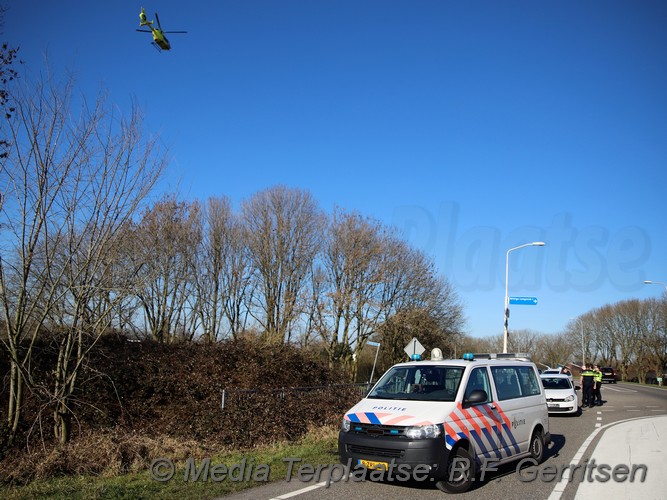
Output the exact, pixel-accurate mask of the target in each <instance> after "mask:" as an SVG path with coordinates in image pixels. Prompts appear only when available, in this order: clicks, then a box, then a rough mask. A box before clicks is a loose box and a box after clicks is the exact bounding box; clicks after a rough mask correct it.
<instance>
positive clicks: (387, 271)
mask: <svg viewBox="0 0 667 500" xmlns="http://www.w3.org/2000/svg"><path fill="white" fill-rule="evenodd" d="M321 260H322V264H321V268H320V269H319V270H318V271H317V272H316V273H315V274H314V277H315V278H316V279H315V280H314V281H313V302H314V305H313V307H312V320H313V321H312V324H313V328H315V330H316V331H317V332H318V334H319V336H320V337H321V338H322V340H323V342H324V345H325V349H326V351H327V354H328V357H329V363H330V364H331V365H336V364H341V365H342V366H344V367H345V368H346V369H347V371H348V372H349V373H350V375H351V377H352V378H353V379H354V378H355V376H356V371H357V360H359V359H361V352H362V350H363V349H364V346H365V345H366V343H367V341H368V340H369V339H370V338H371V336H373V335H374V334H376V333H381V335H382V342H383V352H384V356H385V357H386V358H387V359H388V360H393V359H395V358H397V357H398V356H400V350H402V349H403V347H404V345H405V344H403V345H401V346H400V350H399V346H397V345H395V344H396V343H399V342H400V343H402V342H403V341H404V340H405V342H406V343H407V340H409V338H408V339H406V338H405V337H406V335H407V336H410V338H411V337H412V336H411V335H410V332H411V331H413V330H414V333H413V335H414V334H416V333H417V332H418V331H419V332H421V333H422V334H423V335H426V336H428V337H429V339H430V340H432V343H433V344H439V345H440V346H443V344H445V343H446V337H447V336H448V335H453V334H456V333H459V332H460V329H461V326H462V324H463V315H462V311H461V307H460V305H459V304H458V301H457V299H456V295H455V293H454V291H453V289H452V287H451V286H450V285H449V284H448V283H447V281H446V280H444V279H443V278H439V277H437V276H436V275H435V272H434V266H433V263H432V262H431V261H430V260H429V259H427V258H426V256H425V255H424V254H423V253H421V252H418V251H416V250H413V249H411V248H410V247H409V246H408V245H407V244H406V243H405V242H404V241H403V240H400V239H399V238H397V237H396V236H395V235H394V233H393V232H392V231H391V230H390V229H388V228H386V227H384V226H383V225H382V224H380V223H379V222H378V221H375V220H372V219H369V218H365V217H362V216H361V215H360V214H356V213H346V212H345V211H343V210H340V209H337V210H336V211H335V213H334V216H333V219H332V221H331V224H330V226H329V230H328V232H327V240H326V244H325V250H324V252H323V258H322V259H321ZM427 325H428V326H427ZM426 330H429V333H428V334H427V333H426ZM384 335H387V338H386V339H385V337H384ZM434 346H435V345H434Z"/></svg>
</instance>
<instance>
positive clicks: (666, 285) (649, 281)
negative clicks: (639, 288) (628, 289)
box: [644, 280, 667, 291]
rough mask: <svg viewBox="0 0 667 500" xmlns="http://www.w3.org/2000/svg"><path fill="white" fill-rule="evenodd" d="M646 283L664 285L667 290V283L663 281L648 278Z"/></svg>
mask: <svg viewBox="0 0 667 500" xmlns="http://www.w3.org/2000/svg"><path fill="white" fill-rule="evenodd" d="M644 284H645V285H662V286H664V287H665V291H667V283H664V282H662V281H651V280H646V281H644Z"/></svg>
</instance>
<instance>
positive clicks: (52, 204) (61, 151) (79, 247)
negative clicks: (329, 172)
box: [0, 74, 463, 443]
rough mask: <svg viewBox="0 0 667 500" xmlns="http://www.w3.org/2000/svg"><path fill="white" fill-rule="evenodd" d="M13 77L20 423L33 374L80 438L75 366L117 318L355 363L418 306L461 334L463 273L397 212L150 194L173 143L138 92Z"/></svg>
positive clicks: (2, 270) (139, 326)
mask: <svg viewBox="0 0 667 500" xmlns="http://www.w3.org/2000/svg"><path fill="white" fill-rule="evenodd" d="M11 90H12V92H11V95H10V94H7V102H11V107H12V110H13V112H12V113H11V115H9V114H8V115H7V116H6V122H5V126H6V129H3V137H4V140H5V142H4V143H3V145H4V146H5V152H6V154H5V155H4V156H3V157H2V158H1V159H0V189H1V190H2V194H3V198H2V205H1V207H0V322H1V325H2V328H3V335H2V343H3V347H4V350H5V353H6V355H7V356H8V358H9V360H10V374H9V381H8V384H7V387H8V391H9V398H8V401H9V403H8V408H7V411H6V413H5V415H6V417H5V418H6V421H7V422H6V423H7V426H8V429H9V431H8V432H9V433H10V436H13V435H14V434H15V433H16V430H17V428H18V425H19V422H20V420H21V408H22V401H23V397H24V391H25V390H31V391H40V393H41V394H43V396H44V398H45V399H46V400H47V403H48V404H47V406H48V407H49V408H50V411H51V414H52V417H53V418H52V420H53V433H54V435H55V437H56V438H57V439H58V440H59V441H60V442H63V443H64V442H67V441H68V440H69V438H70V434H71V425H72V424H71V421H72V418H73V395H74V394H75V391H76V388H77V384H78V379H77V377H78V376H79V373H80V369H81V367H82V365H83V364H84V363H85V362H86V359H87V356H88V353H89V352H90V350H91V349H94V347H95V344H96V342H97V341H98V340H99V339H100V337H101V336H102V335H104V334H105V333H108V332H123V334H124V335H128V336H132V337H135V338H138V339H152V340H153V341H156V342H162V343H171V342H177V341H178V342H183V341H185V342H190V341H203V342H216V341H219V340H223V339H226V338H232V339H237V338H239V337H240V336H252V337H255V338H257V339H258V340H259V341H261V342H264V343H267V344H286V343H290V344H298V345H301V346H304V347H307V346H309V345H313V344H317V345H318V346H319V347H320V348H321V349H322V350H323V351H324V352H325V353H326V359H327V361H328V362H329V364H330V365H331V366H341V367H343V368H344V369H345V372H346V373H348V374H349V376H350V378H351V379H354V378H355V376H356V370H357V360H358V359H360V358H359V356H358V354H359V352H360V351H361V350H362V349H363V348H364V345H365V344H366V342H367V341H368V339H369V337H371V336H372V335H374V334H377V332H379V331H380V329H381V328H382V327H383V326H384V325H386V324H387V323H388V322H389V320H390V319H392V318H395V317H396V318H399V317H400V318H403V319H402V324H403V326H402V328H408V327H410V326H411V325H410V324H408V323H410V321H409V318H410V317H414V318H417V317H419V318H420V322H414V325H416V326H419V325H420V324H421V325H423V327H424V328H426V327H428V329H429V333H428V334H429V335H431V336H434V335H435V336H439V337H441V338H443V339H445V338H446V337H447V336H448V335H450V334H453V333H458V332H460V330H461V328H462V326H463V315H462V309H461V305H460V304H459V301H458V298H457V296H456V294H455V292H454V290H453V287H452V286H451V285H450V284H449V282H448V281H447V280H446V279H444V278H443V277H440V276H438V275H437V273H436V271H435V266H434V264H433V262H432V261H431V259H429V258H428V257H427V256H426V255H425V254H423V253H422V252H420V251H418V250H415V249H414V248H411V247H410V246H409V245H408V244H407V243H406V242H405V241H404V240H402V239H401V238H400V237H399V236H398V235H397V234H396V232H395V231H394V230H393V229H392V228H389V227H387V226H385V225H383V224H381V223H380V222H378V221H376V220H373V219H371V218H368V217H364V216H363V215H361V214H359V213H354V212H349V211H346V210H344V209H342V208H336V209H334V211H333V213H332V214H327V213H325V212H324V211H322V210H321V209H320V207H319V206H318V204H317V202H316V200H315V199H314V198H313V196H312V195H311V194H310V193H309V192H307V191H305V190H302V189H296V188H288V187H285V186H274V187H270V188H268V189H266V190H264V191H261V192H258V193H256V194H254V195H252V196H250V197H249V198H248V199H246V200H243V201H242V202H241V203H240V207H239V209H238V210H234V209H233V206H232V201H231V200H230V199H229V198H228V197H226V196H219V197H212V198H210V199H208V200H205V201H199V200H194V201H184V200H180V199H178V197H177V196H176V195H175V194H167V195H163V196H162V197H159V198H157V199H155V198H152V196H154V195H155V191H156V189H155V188H156V185H157V184H158V182H159V180H160V179H161V176H162V174H163V173H164V171H165V168H166V166H167V163H168V159H167V158H168V157H167V151H165V150H164V149H163V148H162V147H161V146H160V142H159V140H158V138H157V137H152V136H150V135H148V134H146V133H145V131H144V129H143V125H142V124H143V122H142V116H141V113H140V111H139V110H138V109H137V108H136V107H133V108H132V110H131V111H130V113H129V115H128V116H123V115H122V114H120V113H119V112H118V111H117V110H116V109H115V108H114V107H113V106H111V105H109V103H108V100H107V97H106V95H104V94H100V95H99V96H98V97H97V98H96V100H95V101H94V102H89V101H88V99H87V98H86V96H83V95H78V94H77V93H76V91H75V85H74V81H73V80H72V79H67V78H66V79H64V80H57V79H56V78H55V76H54V75H52V74H46V75H43V76H40V77H38V78H35V79H33V78H30V76H29V75H26V77H24V78H23V79H22V80H21V82H20V84H16V85H14V86H12V87H11ZM426 320H428V321H426ZM406 322H407V323H406ZM411 333H414V334H418V332H417V331H414V332H411ZM42 336H48V338H50V339H53V342H54V343H55V345H56V346H57V352H58V355H57V362H56V363H55V365H54V366H53V367H52V370H53V378H52V381H51V382H50V385H49V386H48V387H38V385H37V384H36V383H35V382H34V381H33V380H32V376H31V367H32V366H33V355H34V345H35V342H36V341H37V339H38V338H40V337H42Z"/></svg>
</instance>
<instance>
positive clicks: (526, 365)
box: [338, 349, 551, 493]
mask: <svg viewBox="0 0 667 500" xmlns="http://www.w3.org/2000/svg"><path fill="white" fill-rule="evenodd" d="M550 442H551V435H550V434H549V416H548V413H547V403H546V398H545V395H544V389H543V388H542V384H541V383H540V376H539V372H538V370H537V367H536V366H535V364H533V363H532V362H531V361H530V359H529V357H528V355H526V354H471V353H466V354H465V355H464V357H463V359H458V360H443V359H442V354H441V352H440V350H439V349H434V350H433V352H432V353H431V359H430V360H429V361H410V362H405V363H399V364H397V365H394V366H392V367H391V368H390V369H389V370H388V371H387V372H386V373H385V374H384V375H383V376H382V377H381V378H380V380H379V381H378V382H377V383H376V384H375V386H374V387H373V388H372V389H371V390H370V391H369V393H368V395H367V396H366V397H365V398H364V399H362V400H361V401H360V402H359V403H357V404H356V405H355V406H354V407H352V408H351V409H350V410H349V411H348V412H347V413H346V414H345V416H344V417H343V423H342V428H341V430H340V433H339V436H338V452H339V455H340V459H341V462H342V463H345V464H351V465H352V466H354V467H357V466H364V467H366V468H368V469H384V470H388V469H389V468H390V466H391V467H394V466H401V467H406V468H409V469H410V470H414V469H415V468H417V467H419V468H420V469H421V470H424V469H425V468H426V470H427V471H428V472H427V474H428V477H429V478H431V479H432V480H433V481H435V484H436V485H437V487H438V488H439V489H440V490H442V491H446V492H448V493H462V492H464V491H467V490H468V489H469V488H470V486H471V485H472V483H473V482H474V481H475V476H476V474H478V472H479V471H480V469H481V468H482V467H488V468H489V469H490V468H492V467H495V466H499V465H502V464H505V463H507V462H511V461H514V460H518V459H521V458H525V457H530V458H532V459H533V461H532V463H534V464H536V463H541V462H542V459H543V456H544V449H545V447H547V446H548V445H549V443H550ZM487 470H488V469H487Z"/></svg>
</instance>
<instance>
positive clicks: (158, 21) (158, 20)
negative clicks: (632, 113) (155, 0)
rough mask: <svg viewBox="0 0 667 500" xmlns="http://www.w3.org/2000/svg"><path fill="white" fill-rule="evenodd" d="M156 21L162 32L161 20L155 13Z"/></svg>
mask: <svg viewBox="0 0 667 500" xmlns="http://www.w3.org/2000/svg"><path fill="white" fill-rule="evenodd" d="M155 20H156V21H157V27H158V28H160V31H162V25H161V24H160V18H159V17H158V16H157V12H156V13H155Z"/></svg>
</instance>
